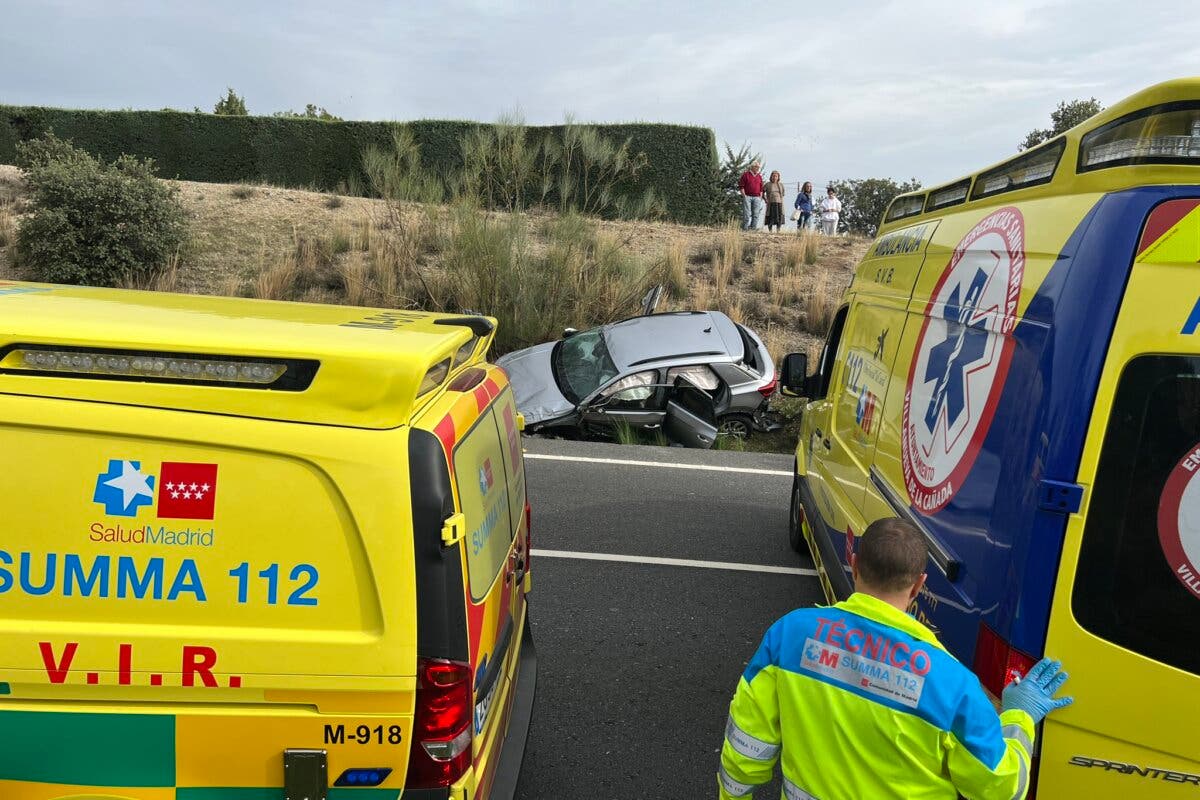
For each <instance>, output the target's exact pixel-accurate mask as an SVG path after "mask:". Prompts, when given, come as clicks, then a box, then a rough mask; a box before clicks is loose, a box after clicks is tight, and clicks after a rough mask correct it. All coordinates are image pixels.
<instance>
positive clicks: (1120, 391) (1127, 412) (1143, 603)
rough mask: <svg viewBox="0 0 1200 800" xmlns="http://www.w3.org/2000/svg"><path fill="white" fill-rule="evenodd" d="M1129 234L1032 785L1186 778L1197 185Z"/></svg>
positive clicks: (1199, 611)
mask: <svg viewBox="0 0 1200 800" xmlns="http://www.w3.org/2000/svg"><path fill="white" fill-rule="evenodd" d="M1187 194H1190V195H1191V196H1190V197H1180V198H1177V199H1171V200H1167V201H1165V202H1162V203H1160V204H1159V205H1158V206H1156V207H1155V208H1154V210H1153V211H1151V212H1150V215H1149V218H1148V220H1147V222H1146V227H1145V230H1144V231H1143V234H1142V236H1141V242H1140V244H1139V246H1138V253H1137V256H1136V258H1135V261H1134V265H1133V269H1132V271H1131V274H1130V280H1129V284H1128V286H1127V288H1126V293H1125V298H1124V302H1123V305H1122V307H1121V310H1120V313H1119V315H1118V319H1117V324H1116V328H1115V330H1114V334H1113V337H1112V341H1111V345H1110V350H1109V353H1108V357H1107V361H1106V363H1105V367H1104V372H1103V376H1102V378H1101V383H1100V387H1099V392H1098V394H1097V401H1096V405H1095V410H1094V412H1093V415H1092V419H1091V422H1090V426H1089V428H1088V432H1087V440H1086V445H1085V448H1084V454H1083V460H1082V463H1081V466H1080V471H1079V478H1078V480H1079V483H1080V484H1082V485H1083V486H1084V487H1085V489H1086V492H1085V500H1084V505H1083V508H1082V509H1081V511H1080V512H1079V513H1076V514H1073V515H1072V516H1071V518H1070V521H1069V524H1068V528H1067V534H1066V541H1065V543H1064V548H1063V559H1062V566H1061V569H1060V570H1059V575H1058V581H1057V585H1056V591H1055V597H1054V603H1053V608H1052V612H1051V619H1050V628H1049V635H1048V639H1047V643H1046V653H1047V654H1048V655H1050V656H1053V657H1055V658H1059V659H1062V661H1063V662H1064V664H1065V665H1066V669H1067V670H1068V671H1069V672H1070V675H1071V677H1070V680H1069V681H1068V683H1067V687H1066V690H1067V691H1068V692H1069V693H1070V694H1072V695H1074V697H1075V704H1074V705H1073V706H1071V707H1070V708H1068V709H1065V710H1063V711H1061V712H1058V713H1055V714H1052V715H1051V716H1050V717H1048V718H1047V721H1046V723H1045V726H1044V736H1043V740H1042V746H1041V759H1040V768H1039V786H1038V791H1039V795H1040V796H1043V797H1088V798H1091V800H1108V798H1131V797H1137V798H1146V799H1147V800H1153V798H1159V797H1163V798H1167V797H1182V796H1184V795H1186V794H1188V788H1186V787H1187V786H1189V785H1190V787H1191V791H1192V792H1195V791H1196V789H1197V788H1200V741H1198V740H1197V738H1196V735H1195V730H1196V719H1197V714H1198V713H1200V648H1198V647H1197V646H1196V643H1197V641H1200V263H1197V262H1200V191H1196V190H1195V189H1194V188H1193V189H1192V190H1191V191H1189V192H1187Z"/></svg>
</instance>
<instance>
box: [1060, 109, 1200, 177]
mask: <svg viewBox="0 0 1200 800" xmlns="http://www.w3.org/2000/svg"><path fill="white" fill-rule="evenodd" d="M1132 164H1191V165H1195V166H1200V101H1195V100H1188V101H1181V102H1175V103H1164V104H1163V105H1159V106H1153V107H1151V108H1144V109H1142V110H1140V111H1135V112H1134V113H1132V114H1127V115H1125V116H1124V117H1121V118H1120V119H1116V120H1113V121H1112V122H1110V123H1108V124H1107V125H1103V126H1101V127H1099V128H1097V129H1096V130H1094V131H1092V132H1091V133H1089V134H1087V135H1085V136H1084V137H1083V139H1082V141H1081V142H1080V145H1079V167H1078V169H1079V171H1080V172H1086V171H1088V170H1093V169H1104V168H1106V167H1119V166H1126V165H1132Z"/></svg>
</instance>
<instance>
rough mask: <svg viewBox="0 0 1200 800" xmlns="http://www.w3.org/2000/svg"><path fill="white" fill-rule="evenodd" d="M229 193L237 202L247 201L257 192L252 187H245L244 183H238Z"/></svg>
mask: <svg viewBox="0 0 1200 800" xmlns="http://www.w3.org/2000/svg"><path fill="white" fill-rule="evenodd" d="M229 193H230V194H231V195H233V196H234V197H235V198H236V199H238V200H249V199H250V198H251V197H254V195H256V194H258V190H257V189H255V188H254V187H253V186H247V185H246V184H244V183H239V184H238V185H237V186H234V187H233V188H232V189H230V190H229Z"/></svg>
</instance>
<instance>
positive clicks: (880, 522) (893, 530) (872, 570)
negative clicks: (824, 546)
mask: <svg viewBox="0 0 1200 800" xmlns="http://www.w3.org/2000/svg"><path fill="white" fill-rule="evenodd" d="M928 559H929V554H928V551H927V550H926V549H925V538H924V537H923V536H921V532H920V531H919V530H917V528H916V526H915V525H913V524H912V523H911V522H907V521H905V520H902V519H900V518H899V517H888V518H885V519H877V520H875V521H874V522H872V523H871V524H870V525H868V526H867V529H866V530H865V531H863V535H862V537H861V538H860V539H859V542H858V575H859V577H860V578H861V579H862V581H863V583H866V584H868V585H869V586H872V587H874V588H876V589H880V590H882V591H885V592H899V591H902V590H904V589H907V588H909V587H910V586H912V585H913V584H914V583H916V582H917V578H919V577H921V573H923V572H924V571H925V564H926V562H927V561H928Z"/></svg>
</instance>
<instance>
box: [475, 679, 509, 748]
mask: <svg viewBox="0 0 1200 800" xmlns="http://www.w3.org/2000/svg"><path fill="white" fill-rule="evenodd" d="M503 680H504V676H503V675H497V676H496V680H494V681H492V686H491V688H490V689H488V691H487V694H485V695H484V696H483V697H481V698H480V699H479V702H478V703H476V704H475V733H477V734H478V733H483V724H484V723H485V722H487V716H488V711H490V710H491V708H492V700H494V699H495V697H496V688H497V687H498V686H499V685H500V682H501V681H503Z"/></svg>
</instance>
